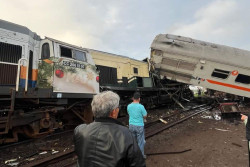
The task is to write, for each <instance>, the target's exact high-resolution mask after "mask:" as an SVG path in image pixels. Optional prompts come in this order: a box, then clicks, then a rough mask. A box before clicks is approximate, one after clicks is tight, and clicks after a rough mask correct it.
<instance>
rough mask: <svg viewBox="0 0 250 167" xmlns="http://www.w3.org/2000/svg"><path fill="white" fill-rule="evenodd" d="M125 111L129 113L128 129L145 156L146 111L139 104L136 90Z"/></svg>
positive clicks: (138, 95)
mask: <svg viewBox="0 0 250 167" xmlns="http://www.w3.org/2000/svg"><path fill="white" fill-rule="evenodd" d="M127 111H128V114H129V130H130V131H131V132H132V133H133V135H134V136H135V137H136V139H137V143H138V145H139V147H140V150H141V152H142V155H143V157H144V158H146V155H145V154H144V146H145V143H146V141H145V132H144V119H146V117H147V111H146V110H145V108H144V106H143V105H142V104H140V94H139V93H138V92H136V93H134V96H133V102H132V103H130V104H129V105H128V107H127Z"/></svg>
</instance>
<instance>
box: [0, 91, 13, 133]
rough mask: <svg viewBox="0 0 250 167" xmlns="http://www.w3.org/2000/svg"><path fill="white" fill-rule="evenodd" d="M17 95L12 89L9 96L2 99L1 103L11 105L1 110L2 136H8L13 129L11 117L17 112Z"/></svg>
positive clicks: (0, 129)
mask: <svg viewBox="0 0 250 167" xmlns="http://www.w3.org/2000/svg"><path fill="white" fill-rule="evenodd" d="M15 95H16V91H15V90H14V89H12V90H11V93H10V95H9V96H6V97H3V98H0V102H1V103H6V104H7V103H9V105H8V108H2V109H0V135H2V134H7V133H8V132H9V129H11V128H12V126H11V117H12V115H13V113H14V110H15ZM6 106H7V105H6Z"/></svg>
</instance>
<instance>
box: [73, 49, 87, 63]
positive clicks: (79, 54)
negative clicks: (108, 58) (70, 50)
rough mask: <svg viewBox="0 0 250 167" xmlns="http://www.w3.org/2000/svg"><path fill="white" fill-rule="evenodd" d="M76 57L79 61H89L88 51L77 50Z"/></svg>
mask: <svg viewBox="0 0 250 167" xmlns="http://www.w3.org/2000/svg"><path fill="white" fill-rule="evenodd" d="M75 59H76V60H79V61H85V62H86V61H87V59H86V53H85V52H80V51H78V50H75Z"/></svg>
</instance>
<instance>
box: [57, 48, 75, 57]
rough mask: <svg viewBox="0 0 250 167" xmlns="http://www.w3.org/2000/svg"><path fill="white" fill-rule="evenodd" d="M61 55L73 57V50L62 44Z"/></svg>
mask: <svg viewBox="0 0 250 167" xmlns="http://www.w3.org/2000/svg"><path fill="white" fill-rule="evenodd" d="M60 51H61V57H67V58H72V51H71V49H69V48H66V47H63V46H60Z"/></svg>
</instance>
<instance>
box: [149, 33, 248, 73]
mask: <svg viewBox="0 0 250 167" xmlns="http://www.w3.org/2000/svg"><path fill="white" fill-rule="evenodd" d="M151 49H153V50H159V51H162V52H163V53H167V54H175V55H180V56H183V57H190V58H196V59H197V58H199V59H203V60H209V61H215V62H219V63H222V64H227V65H234V66H238V67H243V68H247V69H249V64H250V51H246V50H242V49H237V48H233V47H228V46H224V45H218V44H213V43H209V42H204V41H199V40H195V39H192V38H187V37H182V36H176V35H170V34H159V35H158V36H156V38H155V39H154V41H153V43H152V44H151ZM152 55H153V57H154V54H152Z"/></svg>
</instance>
